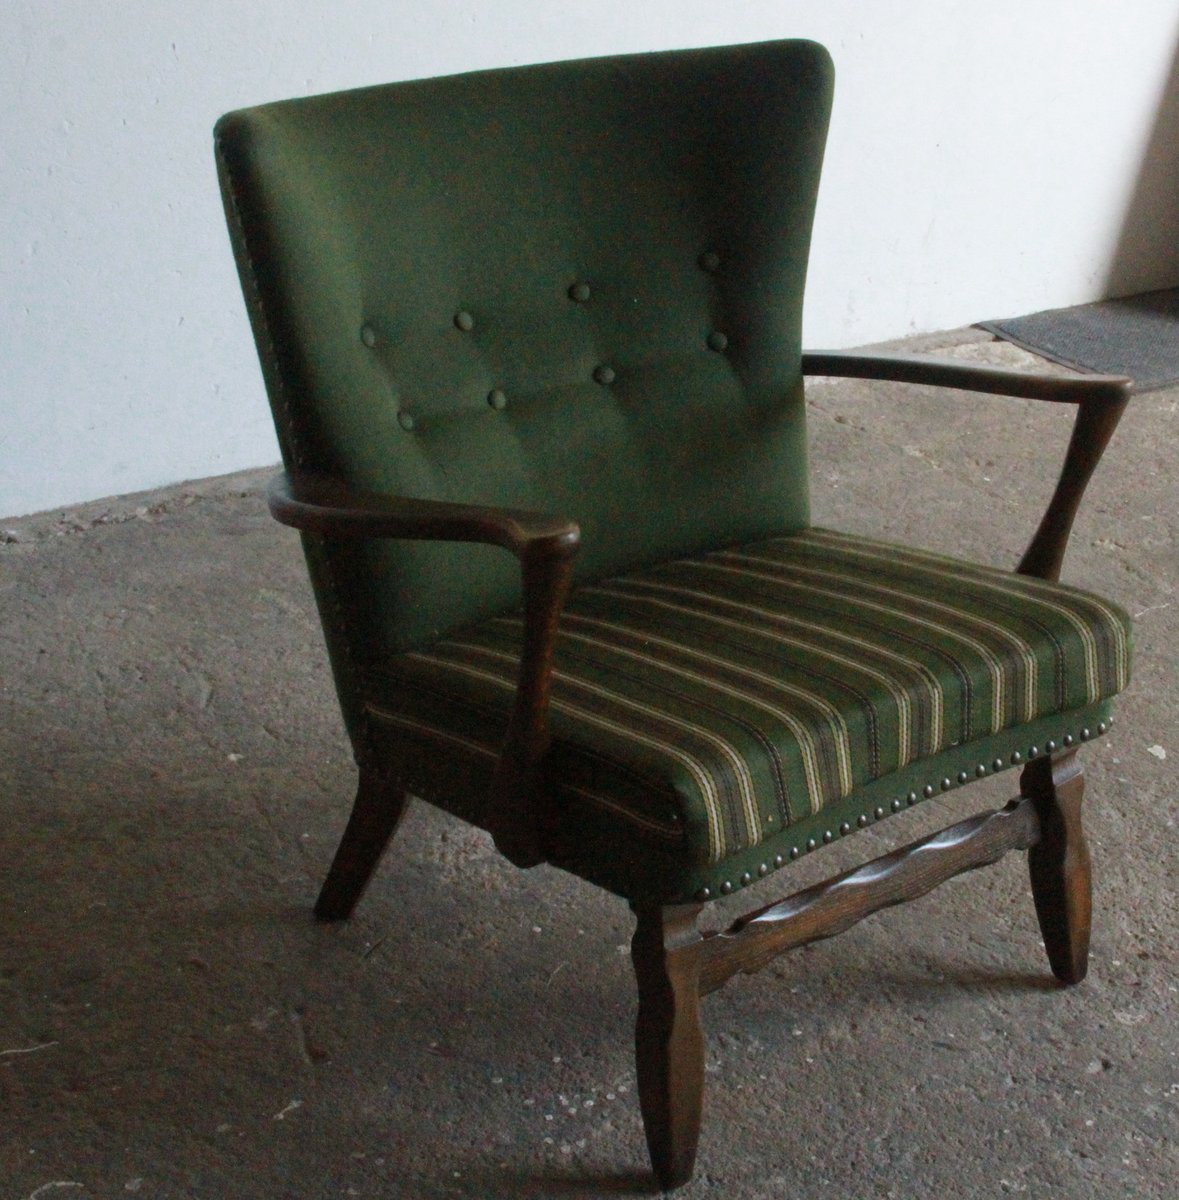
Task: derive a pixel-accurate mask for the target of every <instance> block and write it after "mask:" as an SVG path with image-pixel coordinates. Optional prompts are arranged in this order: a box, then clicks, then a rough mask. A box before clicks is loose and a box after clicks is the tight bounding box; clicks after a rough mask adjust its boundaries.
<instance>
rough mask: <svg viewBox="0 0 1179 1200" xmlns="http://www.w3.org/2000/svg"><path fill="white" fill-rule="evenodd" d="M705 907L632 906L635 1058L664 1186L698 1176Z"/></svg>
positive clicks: (657, 1171)
mask: <svg viewBox="0 0 1179 1200" xmlns="http://www.w3.org/2000/svg"><path fill="white" fill-rule="evenodd" d="M701 907H702V905H699V904H681V905H667V906H664V905H658V904H650V905H646V904H636V905H633V908H634V911H635V916H636V917H637V918H638V925H637V926H636V928H635V933H634V937H633V939H632V940H631V960H632V962H633V963H634V969H635V978H636V979H637V980H638V985H639V1015H638V1020H637V1022H636V1024H635V1061H636V1065H637V1068H638V1079H639V1105H640V1107H641V1108H642V1112H643V1127H644V1129H645V1130H646V1134H647V1148H648V1150H649V1151H650V1153H651V1165H652V1166H653V1167H654V1168H655V1174H656V1176H657V1177H658V1179H659V1182H660V1184H661V1185H662V1186H663V1188H664V1189H665V1190H670V1189H671V1188H674V1187H679V1186H680V1184H683V1183H687V1182H688V1180H689V1179H691V1178H692V1168H693V1166H694V1165H695V1162H696V1143H697V1141H698V1140H699V1136H700V1110H701V1101H702V1097H703V1093H704V1032H703V1030H702V1029H701V1026H700V957H699V954H698V953H697V949H698V945H699V943H700V941H701V937H700V934H699V932H698V931H697V929H696V917H697V916H698V914H699V912H700V909H701Z"/></svg>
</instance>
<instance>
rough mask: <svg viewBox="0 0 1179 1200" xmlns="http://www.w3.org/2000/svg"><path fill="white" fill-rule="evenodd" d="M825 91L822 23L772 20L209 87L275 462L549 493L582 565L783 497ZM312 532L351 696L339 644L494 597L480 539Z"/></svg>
mask: <svg viewBox="0 0 1179 1200" xmlns="http://www.w3.org/2000/svg"><path fill="white" fill-rule="evenodd" d="M830 94H831V64H830V59H829V57H828V55H827V53H826V51H825V50H823V49H822V48H821V47H819V46H816V45H813V44H811V43H809V42H781V43H769V44H765V45H754V46H738V47H731V48H727V49H721V50H699V51H690V52H685V53H660V54H650V55H635V56H627V57H621V58H605V59H594V60H589V61H584V62H573V63H557V64H552V65H546V66H538V67H527V68H520V69H512V70H506V71H491V72H478V73H475V74H471V75H463V76H458V77H453V78H447V79H435V80H424V81H420V82H413V83H405V84H394V85H389V86H384V87H376V88H367V89H362V90H359V91H354V92H346V93H341V94H337V95H331V96H321V97H313V98H310V99H306V100H296V101H289V102H282V103H277V104H271V105H264V106H262V107H260V108H255V109H249V110H246V111H243V112H237V113H231V114H229V115H228V116H226V117H224V118H222V120H221V121H220V122H219V124H218V127H217V133H216V144H217V150H218V161H219V165H220V170H221V177H222V184H223V188H224V192H225V196H226V206H227V212H228V214H229V218H230V226H231V232H232V233H233V237H234V241H235V245H236V248H237V255H238V263H239V268H240V269H241V272H242V276H243V283H244V286H245V291H246V295H247V299H248V301H249V302H250V308H251V315H252V318H253V324H254V331H255V336H256V340H257V342H258V348H259V352H260V355H261V358H262V361H263V367H264V371H265V373H266V378H267V386H268V391H269V394H270V399H271V403H272V407H273V410H274V416H275V421H276V424H277V427H278V430H279V438H280V442H281V445H282V450H283V456H284V460H285V461H286V463H287V465H288V466H289V467H298V468H300V469H304V470H315V471H320V472H324V473H326V474H330V475H333V476H336V477H338V478H341V479H343V480H346V481H347V482H349V483H351V484H353V485H355V486H357V487H360V488H364V489H366V490H370V491H375V492H384V493H397V494H402V495H409V496H416V497H421V498H426V499H435V500H454V501H463V502H472V503H489V504H499V505H504V506H508V507H515V508H525V509H532V510H539V511H543V512H550V513H554V514H557V515H560V516H567V517H570V518H572V519H574V520H576V521H578V522H579V523H580V525H581V529H582V533H583V541H582V551H581V553H580V554H579V556H578V560H577V566H576V569H577V572H578V575H579V578H582V579H590V578H601V577H602V576H604V575H607V574H613V573H616V572H618V571H620V570H624V569H626V568H627V567H629V566H632V565H636V564H639V563H643V562H651V561H655V560H657V559H660V558H667V557H671V556H675V555H682V554H686V553H691V552H694V551H697V550H701V549H704V548H707V547H709V546H715V545H718V544H721V543H725V542H733V541H739V540H749V539H752V538H754V537H758V536H768V535H769V534H771V533H775V532H778V531H780V530H784V529H793V528H799V527H801V526H803V525H805V524H806V522H807V518H808V499H807V495H808V493H807V478H806V445H805V426H804V415H803V395H802V381H801V374H800V361H801V358H800V356H801V350H800V326H801V311H802V296H803V284H804V280H805V274H806V264H807V254H808V249H809V242H810V231H811V222H812V214H813V209H814V200H815V194H816V191H817V188H818V182H819V170H820V164H821V159H822V151H823V144H824V139H825V137H826V127H827V117H828V111H829V107H830ZM784 181H785V182H786V186H783V183H784ZM309 560H310V563H311V567H312V572H313V576H314V581H315V584H316V588H317V592H318V593H319V595H320V598H321V606H322V607H323V610H324V615H325V618H326V621H325V624H326V628H327V632H328V639H329V648H330V649H331V652H332V656H333V661H334V664H335V666H336V669H337V675H338V676H339V677H342V679H341V684H342V690H343V692H344V694H345V711H346V713H347V714H348V715H349V716H350V717H354V716H355V704H354V703H352V700H351V695H352V685H351V684H350V683H349V682H348V681H349V680H350V679H351V677H352V673H353V671H354V665H353V663H354V660H355V659H357V658H360V659H362V660H367V659H369V658H371V657H375V656H379V655H381V654H384V653H387V652H390V651H394V650H402V649H407V648H410V647H413V646H419V645H424V644H426V643H428V642H429V641H431V640H433V639H434V638H436V637H437V636H439V635H440V634H441V633H444V632H446V631H447V630H448V629H452V628H455V627H458V626H460V625H463V624H466V623H468V622H470V621H472V620H474V619H477V618H479V617H482V616H488V615H491V614H492V613H494V612H497V611H500V610H502V609H503V608H505V607H509V606H511V605H514V604H516V603H517V602H518V600H519V587H520V585H519V574H518V571H517V569H516V566H515V564H514V563H513V562H512V561H511V560H510V559H509V558H508V557H507V556H505V555H502V554H499V553H497V552H496V551H494V550H486V549H480V550H472V549H471V548H469V547H455V546H446V545H437V544H425V543H391V542H384V543H370V544H363V545H362V544H352V545H348V544H339V545H336V546H333V547H323V546H321V545H311V546H309ZM332 596H336V597H343V598H345V599H344V600H343V601H341V603H343V604H344V605H345V607H346V608H347V609H348V610H349V611H348V618H347V619H348V622H349V624H348V630H347V632H346V633H345V632H344V631H343V628H342V625H341V621H342V620H343V619H344V618H343V617H342V615H341V610H340V608H339V607H338V604H337V601H336V600H331V599H329V598H330V597H332Z"/></svg>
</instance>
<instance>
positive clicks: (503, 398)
mask: <svg viewBox="0 0 1179 1200" xmlns="http://www.w3.org/2000/svg"><path fill="white" fill-rule="evenodd" d="M487 403H488V404H490V405H491V407H492V408H494V409H495V411H496V412H503V410H504V409H505V408H507V406H508V397H507V393H506V392H505V391H504V390H503V388H492V389H491V391H490V392H488V393H487Z"/></svg>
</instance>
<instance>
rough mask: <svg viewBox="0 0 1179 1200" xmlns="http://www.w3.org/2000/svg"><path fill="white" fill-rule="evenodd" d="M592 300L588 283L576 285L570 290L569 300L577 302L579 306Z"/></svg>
mask: <svg viewBox="0 0 1179 1200" xmlns="http://www.w3.org/2000/svg"><path fill="white" fill-rule="evenodd" d="M589 298H590V287H589V284H588V283H575V284H574V285H573V286H572V287H571V288H570V289H569V299H570V300H576V301H577V303H578V304H584V303H585V302H586V301H587V300H588V299H589Z"/></svg>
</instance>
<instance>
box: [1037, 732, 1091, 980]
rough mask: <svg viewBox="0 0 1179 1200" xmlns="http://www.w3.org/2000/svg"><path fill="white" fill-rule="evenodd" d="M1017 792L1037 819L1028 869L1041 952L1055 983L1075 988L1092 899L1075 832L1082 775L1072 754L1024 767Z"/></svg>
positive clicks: (1085, 851) (1083, 850)
mask: <svg viewBox="0 0 1179 1200" xmlns="http://www.w3.org/2000/svg"><path fill="white" fill-rule="evenodd" d="M1020 788H1021V790H1022V792H1023V794H1024V795H1025V796H1027V797H1029V798H1030V799H1031V800H1033V801H1034V802H1035V805H1036V811H1037V812H1038V814H1039V817H1040V840H1039V841H1038V842H1037V843H1036V845H1034V846H1033V847H1032V848H1031V849H1030V850H1029V851H1028V869H1029V871H1030V873H1031V877H1032V896H1033V898H1034V899H1035V902H1036V916H1037V917H1039V919H1040V931H1041V933H1042V934H1043V935H1044V948H1045V949H1046V950H1047V951H1048V961H1049V962H1050V963H1051V964H1052V973H1053V974H1054V975H1055V976H1056V978H1057V979H1059V980H1060V981H1061V982H1062V983H1065V984H1073V983H1080V982H1081V980H1082V979H1084V978H1085V971H1086V970H1087V969H1088V965H1089V926H1090V921H1091V918H1092V911H1093V900H1092V885H1091V882H1090V867H1089V847H1088V846H1087V845H1086V844H1085V834H1084V830H1083V829H1082V828H1081V799H1082V797H1083V795H1084V792H1085V776H1084V773H1083V771H1082V768H1081V762H1080V759H1079V758H1078V757H1077V752H1076V750H1069V751H1066V752H1065V753H1064V754H1059V755H1056V756H1054V757H1052V758H1040V759H1036V760H1035V761H1034V762H1031V763H1029V764H1028V765H1027V767H1025V768H1024V772H1023V776H1022V778H1021V779H1020Z"/></svg>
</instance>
